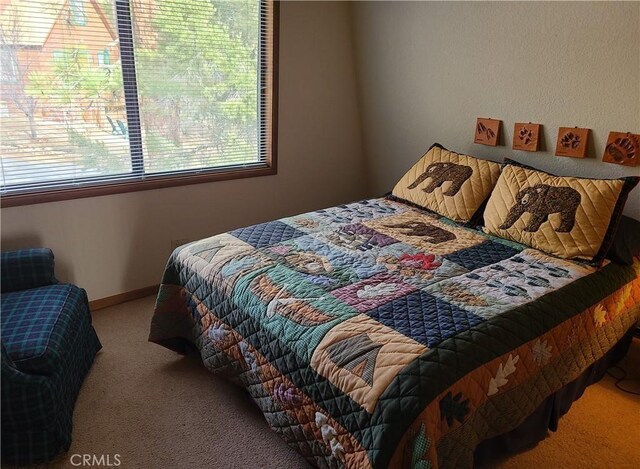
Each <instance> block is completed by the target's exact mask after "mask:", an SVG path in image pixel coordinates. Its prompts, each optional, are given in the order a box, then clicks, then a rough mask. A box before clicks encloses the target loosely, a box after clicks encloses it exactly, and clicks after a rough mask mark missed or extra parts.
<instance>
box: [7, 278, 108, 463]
mask: <svg viewBox="0 0 640 469" xmlns="http://www.w3.org/2000/svg"><path fill="white" fill-rule="evenodd" d="M1 307H2V389H1V399H2V462H3V463H9V464H31V463H38V462H44V461H48V460H50V459H52V458H53V457H55V456H56V455H57V454H58V453H59V452H61V451H64V450H67V449H69V446H70V444H71V427H72V416H73V407H74V403H75V400H76V397H77V395H78V392H79V391H80V386H81V385H82V382H83V380H84V377H85V376H86V374H87V372H88V371H89V368H90V367H91V364H92V363H93V359H94V357H95V355H96V353H97V352H98V350H100V348H101V347H102V346H101V344H100V341H99V340H98V337H97V335H96V333H95V331H94V329H93V327H92V325H91V315H90V313H89V303H88V301H87V295H86V292H85V291H84V290H83V289H81V288H78V287H76V286H74V285H68V284H57V285H49V286H43V287H39V288H32V289H29V290H23V291H13V292H10V293H4V292H3V294H2V297H1Z"/></svg>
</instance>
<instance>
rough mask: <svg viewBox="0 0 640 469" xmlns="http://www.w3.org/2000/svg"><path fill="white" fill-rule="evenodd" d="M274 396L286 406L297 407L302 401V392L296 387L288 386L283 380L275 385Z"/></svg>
mask: <svg viewBox="0 0 640 469" xmlns="http://www.w3.org/2000/svg"><path fill="white" fill-rule="evenodd" d="M273 396H274V397H275V399H276V401H278V402H280V403H281V404H283V405H284V406H285V407H288V406H292V407H295V406H296V405H298V404H300V402H302V397H301V396H300V392H299V391H298V390H297V389H296V388H295V387H292V386H287V385H286V384H285V383H283V382H278V383H276V385H275V386H274V387H273Z"/></svg>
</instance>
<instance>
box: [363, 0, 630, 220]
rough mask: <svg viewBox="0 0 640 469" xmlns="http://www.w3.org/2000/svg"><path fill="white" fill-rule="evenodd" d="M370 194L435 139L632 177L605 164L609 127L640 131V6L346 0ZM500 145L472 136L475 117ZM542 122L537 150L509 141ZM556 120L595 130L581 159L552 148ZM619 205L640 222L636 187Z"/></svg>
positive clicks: (547, 165) (564, 168)
mask: <svg viewBox="0 0 640 469" xmlns="http://www.w3.org/2000/svg"><path fill="white" fill-rule="evenodd" d="M353 20H354V37H355V47H356V51H357V54H356V55H357V60H358V69H357V70H358V80H359V89H360V106H361V107H360V110H361V116H362V124H363V136H364V137H363V148H364V151H365V156H366V159H367V164H368V169H369V192H370V193H371V194H381V193H384V192H386V191H388V190H390V189H391V188H392V187H393V185H394V183H395V182H396V181H397V180H398V179H399V178H400V177H401V176H402V174H403V173H404V172H405V171H406V170H407V169H408V168H409V167H410V166H411V165H412V164H413V163H414V162H415V161H416V160H417V159H418V158H419V157H420V156H421V155H422V154H423V153H424V151H425V149H426V148H428V147H429V145H431V144H432V143H433V142H434V141H438V142H440V143H442V144H443V145H445V146H447V147H449V148H451V149H453V150H457V151H459V152H466V153H469V154H471V155H476V156H479V157H483V158H488V159H493V160H500V159H501V158H503V157H505V156H510V157H513V158H514V159H517V160H519V161H523V162H525V163H527V164H531V165H533V166H536V167H538V168H541V169H544V170H548V171H552V172H555V173H558V174H562V175H582V176H587V177H602V178H606V177H619V176H624V175H639V174H640V167H636V168H623V167H621V166H618V165H613V164H609V163H602V162H601V158H602V152H603V149H604V145H605V143H606V139H607V135H608V132H609V131H610V130H620V131H633V132H636V133H640V3H639V2H633V3H622V2H613V3H591V2H585V3H576V2H566V3H565V2H562V3H557V2H545V3H539V2H472V3H459V2H357V3H354V4H353ZM479 116H480V117H494V118H499V119H502V120H503V122H504V124H505V125H503V142H504V143H503V145H504V144H506V145H505V146H499V147H497V148H491V147H486V146H482V145H476V144H474V143H473V131H474V126H475V119H476V117H479ZM529 121H531V122H537V123H542V124H544V139H543V145H544V150H545V151H542V152H539V153H527V152H522V151H513V150H511V142H512V137H513V124H514V123H515V122H529ZM559 126H579V127H589V128H591V129H592V139H591V141H590V142H589V143H590V145H591V150H590V154H589V157H588V158H586V159H584V160H578V159H574V158H562V157H556V156H553V155H554V152H555V142H556V136H557V131H558V127H559ZM626 212H627V214H629V215H632V216H634V217H635V218H638V219H640V189H638V188H637V189H636V190H634V192H632V194H631V196H630V200H629V203H628V205H627V210H626Z"/></svg>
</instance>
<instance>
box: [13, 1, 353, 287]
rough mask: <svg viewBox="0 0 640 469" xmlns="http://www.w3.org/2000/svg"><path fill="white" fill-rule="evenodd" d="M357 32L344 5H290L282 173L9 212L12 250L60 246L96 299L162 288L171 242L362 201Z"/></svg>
mask: <svg viewBox="0 0 640 469" xmlns="http://www.w3.org/2000/svg"><path fill="white" fill-rule="evenodd" d="M350 28H351V26H350V16H349V8H348V5H347V4H345V3H334V2H327V3H322V2H320V3H311V2H305V3H290V2H283V3H282V6H281V31H280V46H281V49H280V108H279V112H280V126H279V158H278V175H277V176H267V177H262V178H254V179H240V180H236V181H226V182H214V183H208V184H198V185H193V186H183V187H177V188H168V189H160V190H152V191H144V192H137V193H132V194H120V195H112V196H105V197H94V198H89V199H78V200H71V201H65V202H56V203H49V204H40V205H31V206H23V207H15V208H6V209H2V249H11V248H15V247H21V246H48V247H51V248H52V249H53V250H54V253H55V255H56V262H57V271H58V274H59V277H61V278H62V279H63V280H66V281H71V282H76V283H78V284H79V285H81V286H83V287H85V288H86V289H87V290H88V292H89V296H90V298H92V299H95V298H102V297H105V296H110V295H114V294H117V293H121V292H124V291H129V290H134V289H137V288H142V287H145V286H148V285H153V284H156V283H159V281H160V277H161V275H162V270H163V268H164V265H165V263H166V261H167V258H168V256H169V253H170V251H171V249H170V246H171V240H172V239H181V238H189V239H198V238H202V237H205V236H211V235H213V234H216V233H219V232H222V231H226V230H229V229H233V228H236V227H239V226H245V225H248V224H252V223H257V222H263V221H266V220H269V219H273V218H277V217H282V216H286V215H292V214H294V213H300V212H304V211H309V210H314V209H318V208H322V207H327V206H330V205H335V204H338V203H343V202H347V201H351V200H354V199H358V198H362V197H363V196H364V193H365V189H364V188H365V180H364V175H363V174H362V166H363V164H362V151H361V147H360V125H359V119H358V109H357V103H356V98H355V96H356V82H355V70H354V60H353V55H352V48H351V29H350ZM345 45H346V47H345Z"/></svg>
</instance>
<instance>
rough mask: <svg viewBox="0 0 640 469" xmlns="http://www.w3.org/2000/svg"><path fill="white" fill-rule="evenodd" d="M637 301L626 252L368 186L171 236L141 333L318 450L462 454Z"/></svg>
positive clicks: (638, 306)
mask: <svg viewBox="0 0 640 469" xmlns="http://www.w3.org/2000/svg"><path fill="white" fill-rule="evenodd" d="M639 313H640V262H639V261H638V260H637V259H636V261H635V263H634V264H633V265H631V266H623V265H619V264H616V263H608V264H606V265H604V266H603V267H602V268H600V269H596V268H594V267H590V266H587V265H585V264H584V263H578V262H574V261H570V260H563V259H559V258H556V257H552V256H549V255H546V254H544V253H542V252H541V251H538V250H535V249H532V248H528V247H526V246H523V245H521V244H517V243H515V242H511V241H506V240H504V239H502V238H497V237H493V236H490V235H488V234H485V233H483V232H481V231H478V230H475V229H471V228H468V227H464V226H461V225H459V224H456V223H454V222H452V221H450V220H448V219H447V218H444V217H440V216H438V215H435V214H433V213H429V212H427V211H425V210H420V209H418V208H415V207H413V206H410V205H408V204H405V203H402V202H399V201H396V200H391V199H389V198H378V199H370V200H364V201H360V202H356V203H352V204H348V205H341V206H337V207H333V208H328V209H325V210H318V211H315V212H310V213H306V214H302V215H298V216H294V217H289V218H283V219H280V220H276V221H271V222H267V223H263V224H259V225H254V226H250V227H246V228H240V229H237V230H234V231H230V232H228V233H224V234H220V235H217V236H213V237H211V238H207V239H203V240H200V241H197V242H194V243H191V244H188V245H186V246H183V247H181V248H179V249H177V250H176V251H175V252H174V253H173V254H172V256H171V258H170V259H169V262H168V265H167V267H166V270H165V272H164V276H163V279H162V284H161V286H160V291H159V294H158V298H157V302H156V307H155V312H154V316H153V320H152V324H151V331H150V337H149V340H150V341H152V342H155V343H157V344H160V345H163V346H165V347H168V348H170V349H172V350H175V351H177V352H179V353H185V351H186V350H187V348H188V347H190V346H195V347H196V348H197V349H198V350H199V352H200V354H201V356H202V360H203V362H204V364H205V366H206V367H207V368H208V369H209V370H211V371H212V372H214V373H216V374H219V375H224V376H226V377H227V378H228V379H229V380H231V381H232V382H234V383H237V384H238V385H240V386H242V387H243V388H245V389H247V391H248V392H249V394H250V395H251V396H252V398H253V399H254V401H255V402H256V404H257V405H258V406H259V408H260V409H261V410H262V412H263V413H264V416H265V418H266V420H267V421H268V423H269V425H270V426H271V428H272V429H273V430H274V431H275V432H277V433H278V434H279V435H280V436H281V437H282V438H283V439H284V440H285V441H286V442H287V443H288V444H289V445H290V446H292V447H293V448H295V449H296V450H297V451H299V452H300V453H301V454H302V455H304V457H305V458H306V459H307V460H308V461H309V463H310V464H312V465H314V466H317V467H331V468H333V467H345V468H367V467H376V468H383V467H394V468H396V467H403V468H404V467H407V468H414V469H427V468H449V467H452V468H453V467H455V468H462V467H472V466H473V465H474V454H475V455H476V457H479V454H478V452H477V450H478V448H481V447H482V445H483V444H484V445H485V449H486V448H488V446H486V444H487V442H492V441H493V442H495V441H496V438H499V437H500V436H502V435H509V432H513V431H514V429H517V428H519V427H520V426H521V425H523V424H525V423H526V422H527V421H530V420H531V418H532V416H534V415H537V414H536V412H538V413H539V412H540V409H543V408H544V407H545V405H547V406H548V402H549V399H551V398H553V397H554V396H557V395H558V393H559V392H560V391H563V390H565V391H566V389H567V386H569V385H571V384H572V383H576V382H577V381H579V379H580V378H581V377H582V378H584V376H585V373H586V371H588V370H589V369H592V368H593V367H594V366H595V365H597V364H598V363H600V364H601V363H602V360H604V359H605V358H606V357H607V356H608V354H610V351H611V350H612V349H613V348H614V346H616V344H619V343H620V341H621V340H622V339H623V338H625V337H627V338H628V337H629V333H628V331H629V330H630V329H631V328H632V327H634V325H635V323H636V322H637V320H638V316H639ZM583 381H584V379H583ZM587 384H588V383H587ZM574 397H575V396H574ZM528 419H529V420H528ZM520 428H522V427H520ZM485 452H486V451H485ZM476 462H477V461H476Z"/></svg>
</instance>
